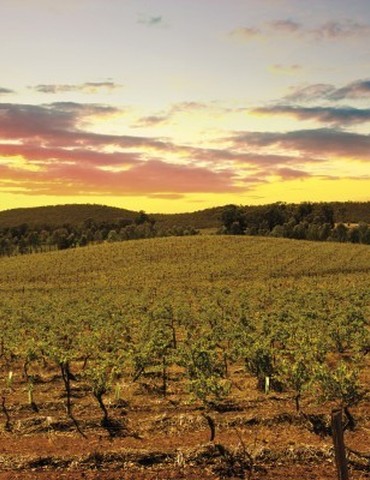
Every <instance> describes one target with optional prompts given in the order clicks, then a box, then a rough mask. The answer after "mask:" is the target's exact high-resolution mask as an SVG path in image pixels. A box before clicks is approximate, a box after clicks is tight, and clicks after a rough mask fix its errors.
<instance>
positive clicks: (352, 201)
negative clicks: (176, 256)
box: [0, 200, 370, 215]
mask: <svg viewBox="0 0 370 480" xmlns="http://www.w3.org/2000/svg"><path fill="white" fill-rule="evenodd" d="M302 203H310V204H321V203H328V204H334V203H370V200H365V201H354V200H344V201H338V200H331V201H325V202H320V201H319V202H316V201H310V200H303V201H301V202H284V201H279V200H278V201H277V202H272V203H258V204H243V205H242V204H222V205H214V206H212V207H206V208H201V209H198V210H187V211H182V212H158V211H153V212H149V211H147V210H143V209H140V208H138V209H137V210H131V209H128V208H125V207H117V206H116V205H106V204H101V203H58V204H48V205H35V206H26V207H22V206H20V207H14V208H13V207H11V208H6V209H2V210H0V213H3V212H9V211H12V210H27V209H39V208H54V207H69V206H89V207H107V208H118V209H122V210H126V211H129V212H132V213H138V212H140V211H144V212H145V213H147V214H150V215H181V214H190V215H191V214H193V213H197V212H202V211H204V210H212V209H218V208H223V207H226V206H228V205H235V206H239V207H263V206H268V205H274V204H286V205H300V204H302Z"/></svg>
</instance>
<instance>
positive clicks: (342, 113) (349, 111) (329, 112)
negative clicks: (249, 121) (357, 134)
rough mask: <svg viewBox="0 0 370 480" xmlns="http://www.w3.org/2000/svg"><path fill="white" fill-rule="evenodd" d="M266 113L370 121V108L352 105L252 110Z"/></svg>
mask: <svg viewBox="0 0 370 480" xmlns="http://www.w3.org/2000/svg"><path fill="white" fill-rule="evenodd" d="M252 112H254V113H258V114H265V115H289V116H292V117H295V118H297V119H299V120H316V121H318V122H322V123H329V124H336V125H352V124H356V123H364V122H369V121H370V109H369V108H367V109H358V108H352V107H336V108H334V107H298V106H289V105H284V106H282V105H275V106H273V107H261V108H255V109H254V110H252Z"/></svg>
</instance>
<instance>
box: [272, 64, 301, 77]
mask: <svg viewBox="0 0 370 480" xmlns="http://www.w3.org/2000/svg"><path fill="white" fill-rule="evenodd" d="M269 69H270V70H271V71H272V72H273V73H278V74H284V75H292V74H294V73H297V72H300V71H301V70H302V69H303V67H302V65H298V64H296V63H295V64H293V65H282V64H280V63H275V64H274V65H271V66H270V68H269Z"/></svg>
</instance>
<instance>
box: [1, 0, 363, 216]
mask: <svg viewBox="0 0 370 480" xmlns="http://www.w3.org/2000/svg"><path fill="white" fill-rule="evenodd" d="M2 20H3V28H2V30H1V32H0V40H1V41H2V44H3V45H10V47H9V48H8V50H7V52H6V55H4V59H3V63H2V75H1V79H0V211H5V210H11V209H14V208H32V207H42V206H55V205H68V204H95V205H105V206H111V207H118V208H124V209H127V210H133V211H138V210H144V211H146V212H148V213H159V212H160V213H163V214H165V213H192V212H195V211H199V210H204V209H207V208H217V207H219V206H223V205H227V204H236V205H266V204H271V203H276V202H279V201H280V202H285V203H302V202H307V201H309V202H346V201H347V202H350V201H354V202H366V201H369V200H370V175H369V167H368V165H369V161H370V135H369V130H368V127H369V122H370V108H369V106H368V101H369V98H370V75H369V71H370V70H369V67H370V61H369V58H370V41H369V40H370V8H369V4H368V1H367V0H353V1H352V2H350V3H349V2H347V1H346V0H323V1H322V2H319V3H317V4H312V3H311V4H308V3H307V2H304V1H303V0H274V1H272V0H228V1H226V0H218V1H217V2H215V1H214V0H212V1H211V0H204V1H203V2H201V3H200V2H199V1H198V2H197V1H196V0H178V1H177V2H173V1H170V0H156V2H152V3H150V4H149V3H148V2H147V1H145V0H127V1H125V2H122V1H120V0H112V1H111V2H110V3H109V6H107V2H104V1H103V0H88V1H87V0H66V1H65V2H63V4H60V5H55V2H54V1H53V0H29V1H28V2H27V3H26V4H25V3H24V2H22V1H21V0H3V4H2ZM333 198H335V200H333Z"/></svg>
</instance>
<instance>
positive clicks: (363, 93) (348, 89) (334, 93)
mask: <svg viewBox="0 0 370 480" xmlns="http://www.w3.org/2000/svg"><path fill="white" fill-rule="evenodd" d="M362 98H370V80H369V79H363V80H356V81H354V82H351V83H349V84H347V85H345V86H344V87H341V88H336V87H335V86H334V85H330V84H327V83H317V84H313V85H307V86H303V87H294V88H293V89H292V92H291V93H289V94H288V95H286V96H285V97H284V100H288V101H293V102H300V101H304V102H310V101H314V100H331V101H338V100H344V99H352V100H353V99H362Z"/></svg>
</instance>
